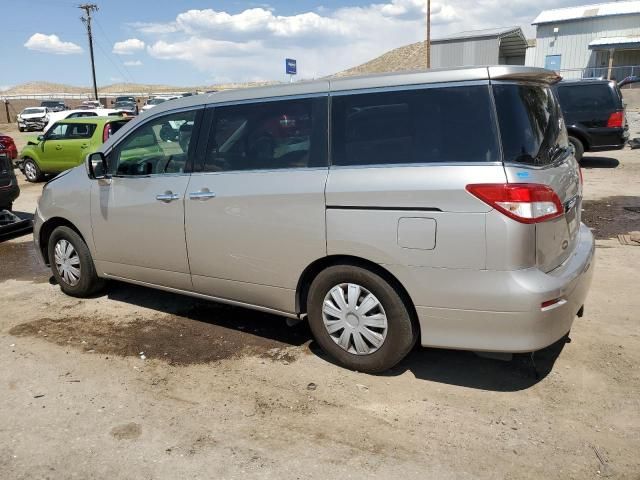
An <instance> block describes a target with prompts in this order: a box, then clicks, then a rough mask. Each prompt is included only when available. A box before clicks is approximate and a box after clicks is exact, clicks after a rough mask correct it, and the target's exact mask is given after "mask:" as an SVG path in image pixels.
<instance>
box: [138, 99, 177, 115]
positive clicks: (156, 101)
mask: <svg viewBox="0 0 640 480" xmlns="http://www.w3.org/2000/svg"><path fill="white" fill-rule="evenodd" d="M176 98H180V97H176V96H157V97H153V98H150V99H149V100H147V102H146V103H145V104H144V106H143V107H142V111H143V112H146V111H147V110H151V109H152V108H153V107H155V106H156V105H160V104H161V103H164V102H166V101H168V100H174V99H176Z"/></svg>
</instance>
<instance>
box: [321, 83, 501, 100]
mask: <svg viewBox="0 0 640 480" xmlns="http://www.w3.org/2000/svg"><path fill="white" fill-rule="evenodd" d="M490 84H491V82H490V80H488V79H487V80H463V81H458V82H438V83H416V84H411V85H394V86H391V87H372V88H355V89H350V90H335V91H332V90H330V91H329V96H330V97H342V96H346V95H366V94H367V93H385V92H402V91H410V90H430V89H433V88H456V87H474V86H482V85H487V86H488V85H490Z"/></svg>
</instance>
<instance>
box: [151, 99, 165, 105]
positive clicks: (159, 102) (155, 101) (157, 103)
mask: <svg viewBox="0 0 640 480" xmlns="http://www.w3.org/2000/svg"><path fill="white" fill-rule="evenodd" d="M166 101H167V100H166V99H165V98H152V99H151V100H149V101H148V102H147V105H159V104H161V103H162V102H166Z"/></svg>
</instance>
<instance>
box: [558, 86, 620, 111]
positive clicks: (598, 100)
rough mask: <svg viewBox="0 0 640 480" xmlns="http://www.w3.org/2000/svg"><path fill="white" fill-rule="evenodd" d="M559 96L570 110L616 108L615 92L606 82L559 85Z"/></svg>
mask: <svg viewBox="0 0 640 480" xmlns="http://www.w3.org/2000/svg"><path fill="white" fill-rule="evenodd" d="M558 97H560V104H561V105H562V108H563V109H564V110H566V111H568V112H584V111H593V110H615V109H616V104H615V103H616V102H615V98H614V93H613V91H612V90H611V89H610V88H609V85H608V84H606V83H597V84H593V85H567V86H559V87H558Z"/></svg>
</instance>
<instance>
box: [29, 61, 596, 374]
mask: <svg viewBox="0 0 640 480" xmlns="http://www.w3.org/2000/svg"><path fill="white" fill-rule="evenodd" d="M556 80H558V78H557V77H556V75H555V74H553V73H552V72H549V71H547V70H541V69H534V68H526V67H511V66H498V67H489V68H486V67H482V68H478V67H475V68H465V69H456V70H433V71H429V72H418V73H402V74H391V75H376V76H368V77H358V78H340V79H328V80H321V81H314V82H308V83H305V82H301V83H294V84H288V85H277V86H271V87H266V88H255V89H246V90H234V91H224V92H216V93H212V94H209V95H201V96H192V97H187V98H182V99H178V100H174V101H171V102H166V103H163V104H161V105H158V106H157V107H155V108H154V109H153V110H151V111H149V112H147V113H145V114H144V115H141V116H140V117H139V118H137V119H136V120H134V121H132V122H130V123H129V124H127V125H126V126H125V127H123V128H122V129H121V130H119V131H118V132H117V133H116V134H115V135H113V136H112V137H111V138H110V139H109V140H108V141H107V142H106V143H105V144H104V145H103V146H102V147H101V149H100V151H99V152H97V153H94V154H91V155H89V156H88V157H87V162H86V165H85V166H83V167H78V168H75V169H72V170H69V171H67V172H66V173H63V174H61V175H59V176H58V177H56V178H55V179H54V180H53V181H51V182H49V183H48V184H46V186H45V187H44V189H43V193H42V197H41V199H40V201H39V204H38V209H37V213H36V220H35V227H34V240H35V243H36V245H37V248H38V249H39V250H40V251H41V252H42V255H43V257H44V261H45V262H46V263H47V264H50V265H51V267H52V271H53V274H54V276H55V278H56V280H57V282H58V283H59V284H60V287H61V288H62V290H63V291H64V292H65V293H67V294H69V295H73V296H79V297H83V296H87V295H90V294H92V293H94V292H96V291H97V290H98V289H99V288H101V287H102V286H103V284H104V281H105V280H106V279H117V280H121V281H124V282H130V283H134V284H138V285H145V286H149V287H154V288H159V289H162V290H167V291H171V292H178V293H184V294H186V295H191V296H193V297H198V298H204V299H211V300H214V301H219V302H225V303H230V304H233V305H240V306H245V307H248V308H255V309H258V310H263V311H267V312H273V313H276V314H281V315H284V316H287V317H291V318H294V319H306V320H308V321H309V324H310V327H311V330H312V332H313V335H314V336H315V338H316V340H317V342H318V343H319V344H320V345H321V346H322V348H323V349H324V350H325V351H326V352H327V353H328V354H329V355H331V356H332V357H333V358H334V359H335V360H336V361H337V362H339V363H340V364H342V365H344V366H346V367H348V368H352V369H356V370H359V371H365V372H378V371H382V370H385V369H388V368H390V367H392V366H393V365H395V364H396V363H397V362H399V361H400V360H401V359H402V358H403V357H404V356H405V355H407V353H408V352H409V351H410V350H411V348H412V347H413V346H414V344H415V343H416V342H417V341H419V342H420V344H421V345H423V346H432V347H446V348H458V349H469V350H474V351H499V352H531V351H535V350H538V349H541V348H543V347H545V346H548V345H550V344H551V343H554V342H555V341H557V340H559V339H560V338H562V337H563V336H564V335H565V334H567V332H569V330H570V328H571V325H572V323H573V320H574V318H575V316H576V315H578V316H581V315H582V312H583V304H584V301H585V297H586V295H587V291H588V289H589V285H590V282H591V276H592V273H593V268H594V266H593V260H594V239H593V236H592V234H591V232H590V230H589V229H588V228H587V227H586V226H584V225H583V224H581V222H580V211H581V202H582V179H581V175H580V170H579V168H578V165H577V163H576V161H575V158H574V155H573V150H572V149H571V148H570V146H569V144H568V142H567V133H566V129H565V126H564V123H563V119H562V114H561V111H560V109H559V107H558V103H557V101H556V99H555V97H554V95H553V93H552V91H551V89H550V84H551V83H553V82H555V81H556Z"/></svg>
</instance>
